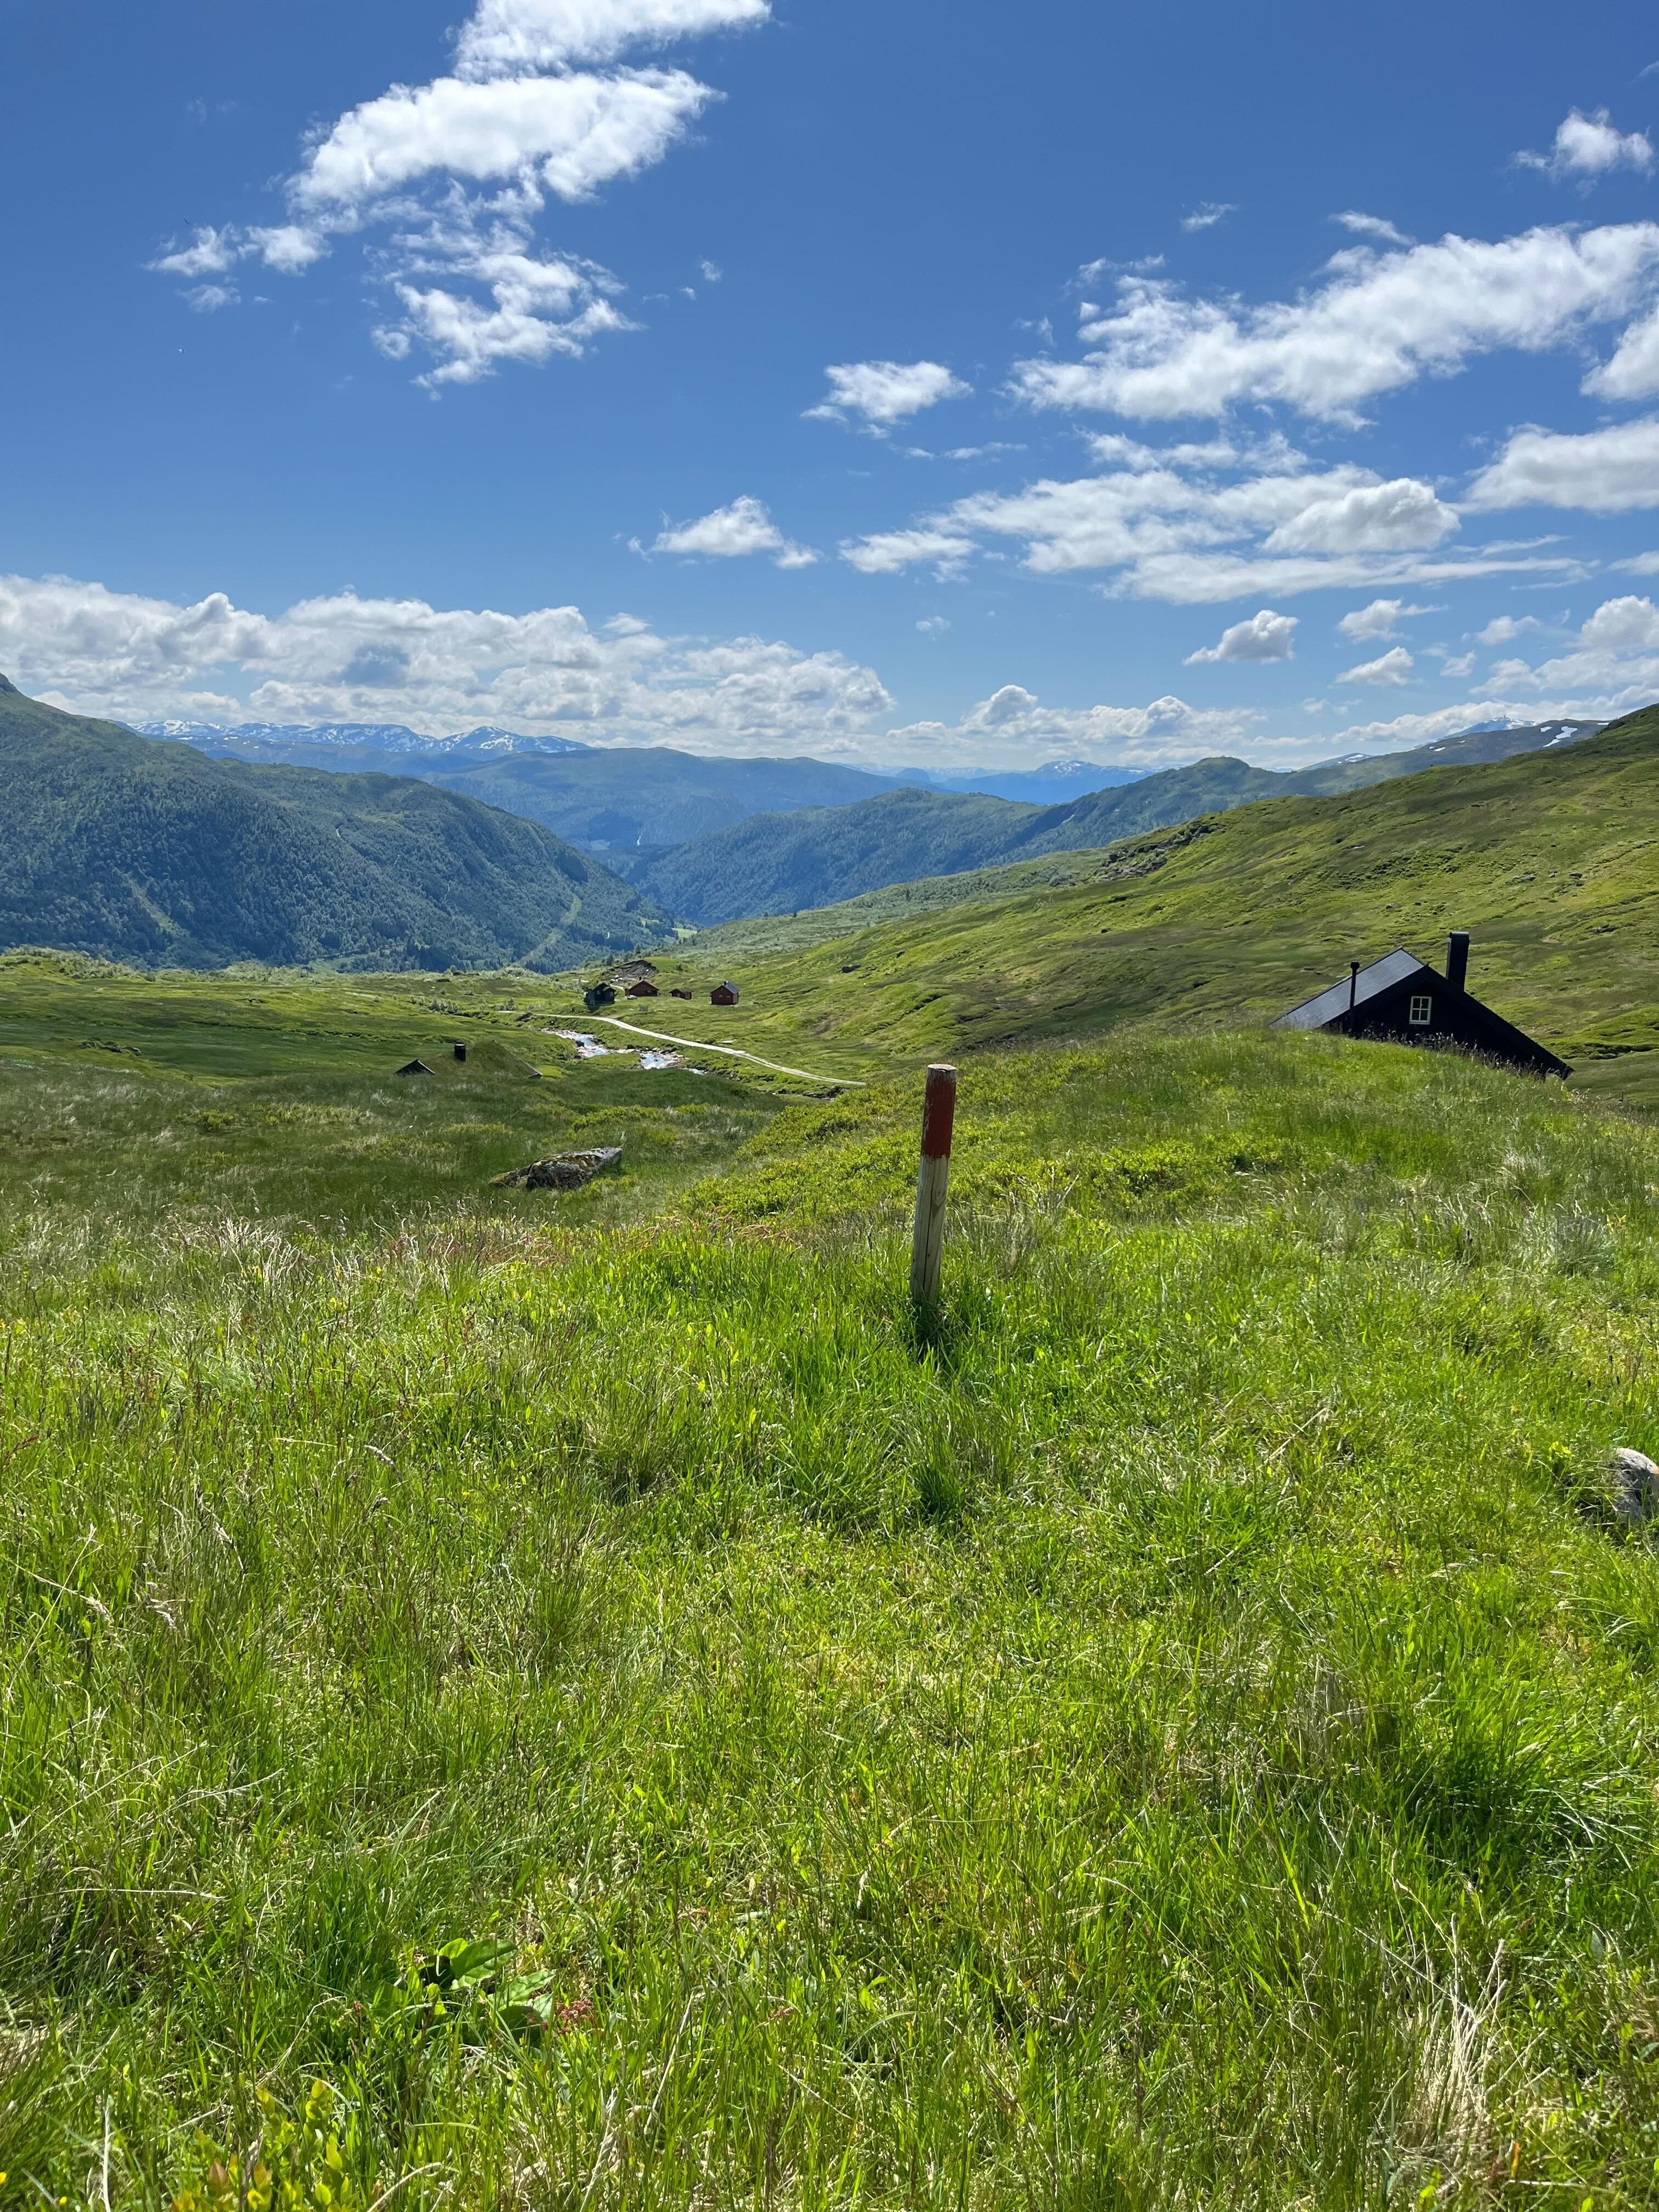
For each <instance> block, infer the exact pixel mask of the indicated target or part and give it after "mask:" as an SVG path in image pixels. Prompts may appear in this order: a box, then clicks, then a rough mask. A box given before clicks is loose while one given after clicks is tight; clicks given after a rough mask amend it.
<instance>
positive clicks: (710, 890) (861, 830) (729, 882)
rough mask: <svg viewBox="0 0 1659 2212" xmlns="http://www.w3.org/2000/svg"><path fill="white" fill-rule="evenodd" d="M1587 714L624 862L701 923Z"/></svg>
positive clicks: (869, 814)
mask: <svg viewBox="0 0 1659 2212" xmlns="http://www.w3.org/2000/svg"><path fill="white" fill-rule="evenodd" d="M1600 728H1601V724H1600V723H1598V722H1544V723H1538V724H1534V725H1533V726H1529V727H1528V728H1525V729H1507V730H1488V731H1468V732H1464V733H1463V734H1462V735H1461V736H1458V737H1455V738H1439V739H1437V741H1436V742H1435V743H1434V744H1429V745H1422V746H1419V747H1417V748H1416V749H1414V750H1412V751H1410V752H1403V753H1381V754H1376V755H1373V756H1372V757H1370V758H1369V759H1352V760H1344V761H1329V762H1326V763H1322V765H1320V766H1319V767H1316V768H1310V769H1297V770H1292V771H1289V772H1285V771H1279V770H1275V769H1262V768H1252V767H1251V766H1250V764H1249V762H1248V761H1242V760H1233V759H1231V758H1230V757H1226V756H1225V755H1222V756H1219V757H1216V758H1214V759H1211V760H1203V761H1197V762H1194V763H1193V764H1192V765H1191V766H1190V767H1188V768H1180V769H1164V770H1163V771H1162V772H1161V773H1159V774H1158V775H1147V776H1143V777H1140V778H1139V779H1138V780H1137V781H1135V782H1133V783H1128V784H1121V785H1119V786H1117V787H1115V788H1113V789H1109V790H1101V791H1096V792H1092V793H1089V794H1088V795H1087V796H1085V797H1084V798H1081V799H1073V800H1071V801H1070V802H1069V803H1067V804H1066V805H1060V806H1047V807H1037V806H1026V805H1019V804H1018V802H1017V801H1012V800H1009V799H997V798H993V797H988V796H987V797H969V796H967V795H964V794H960V793H946V792H934V791H904V792H895V793H888V794H885V795H884V796H882V797H879V798H875V799H864V800H861V801H860V802H859V803H858V804H857V805H853V806H848V807H833V808H815V809H811V810H807V811H799V812H796V813H793V814H790V815H779V814H771V815H757V816H755V817H752V818H751V819H750V820H749V821H747V822H744V823H740V824H738V826H737V827H736V828H735V829H723V830H718V831H715V832H714V833H712V834H711V835H708V836H702V837H696V838H693V839H691V840H690V842H688V843H686V844H684V845H683V846H681V847H680V848H678V850H677V851H675V852H672V853H670V854H665V856H664V857H662V858H661V859H659V860H654V861H653V862H651V863H650V864H649V865H648V866H643V867H638V868H635V869H634V870H632V871H631V874H632V878H633V880H634V881H635V883H637V884H639V885H640V886H641V889H642V890H647V891H648V892H649V893H650V895H651V896H652V897H653V898H654V899H656V900H657V901H658V902H659V903H660V904H662V905H663V906H665V907H666V908H668V909H669V910H670V911H671V913H674V914H676V915H680V916H682V917H683V918H684V919H685V920H686V921H693V922H696V923H698V924H700V925H702V926H709V925H713V924H714V923H718V922H722V921H738V920H739V919H741V918H742V917H744V916H745V915H767V914H794V913H799V911H801V910H802V909H803V908H809V907H817V906H827V905H830V904H832V903H834V902H836V901H838V900H842V899H848V898H856V897H858V896H860V895H861V894H862V893H864V892H866V891H873V890H881V889H883V888H884V886H885V885H887V884H898V883H906V882H908V881H910V880H912V879H913V878H916V877H920V876H942V875H953V874H957V873H958V872H961V871H963V870H964V869H969V868H984V867H994V866H1001V865H1004V864H1006V863H1008V862H1012V861H1014V860H1028V859H1031V858H1034V857H1036V855H1038V854H1045V853H1062V852H1072V851H1077V850H1081V849H1086V848H1090V847H1093V846H1099V845H1110V844H1114V843H1115V842H1117V840H1118V839H1119V838H1122V837H1134V836H1144V835H1146V833H1147V832H1149V831H1152V830H1155V829H1170V828H1172V827H1173V826H1174V825H1175V824H1176V823H1180V822H1189V821H1192V820H1193V819H1194V817H1197V816H1199V815H1202V814H1216V813H1223V812H1226V811H1230V810H1231V809H1232V808H1233V807H1237V806H1245V805H1249V804H1250V803H1251V802H1252V801H1253V800H1255V799H1283V798H1289V797H1294V796H1298V795H1300V796H1329V795H1332V794H1334V793H1340V792H1346V791H1354V790H1358V789H1361V788H1363V787H1365V786H1367V785H1370V784H1376V783H1385V782H1390V781H1394V780H1395V779H1396V778H1397V777H1400V776H1406V775H1419V774H1421V773H1422V772H1423V771H1424V770H1425V769H1434V768H1444V767H1469V766H1474V765H1475V764H1477V763H1482V762H1492V761H1500V760H1506V759H1508V758H1510V757H1511V756H1512V755H1514V754H1516V753H1525V752H1535V751H1541V750H1550V749H1553V748H1559V747H1560V746H1563V745H1569V744H1576V743H1577V742H1578V741H1580V740H1581V739H1583V738H1588V737H1592V736H1594V735H1595V732H1596V731H1597V730H1598V729H1600Z"/></svg>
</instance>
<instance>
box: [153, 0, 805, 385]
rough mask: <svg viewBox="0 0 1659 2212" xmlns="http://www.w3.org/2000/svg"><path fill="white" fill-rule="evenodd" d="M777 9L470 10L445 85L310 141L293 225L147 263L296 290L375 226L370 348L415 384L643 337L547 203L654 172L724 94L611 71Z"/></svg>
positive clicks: (617, 6) (663, 3)
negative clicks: (388, 302)
mask: <svg viewBox="0 0 1659 2212" xmlns="http://www.w3.org/2000/svg"><path fill="white" fill-rule="evenodd" d="M768 16H769V0H478V5H477V9H476V11H475V13H474V15H473V16H472V17H471V21H469V22H467V23H466V24H465V25H464V26H463V27H462V29H461V32H460V33H459V40H458V43H457V49H456V55H457V58H456V68H455V73H454V74H453V75H452V76H441V77H437V78H435V79H434V81H433V82H430V83H428V84H423V85H415V86H410V85H401V84H398V85H392V86H391V87H390V88H388V89H387V90H386V92H384V93H381V94H378V95H377V96H376V97H375V98H374V99H372V100H364V101H362V102H361V103H360V104H359V105H358V106H356V107H354V108H352V109H350V110H349V112H347V113H346V114H344V115H343V116H341V117H339V118H337V121H335V122H334V123H332V124H331V125H327V126H325V127H323V128H321V129H319V130H318V131H316V132H314V133H313V135H312V137H310V139H309V140H308V142H307V146H306V149H305V152H304V156H303V159H302V160H301V163H300V166H299V167H298V168H297V170H296V171H295V173H294V174H293V175H292V176H291V177H290V178H289V179H288V181H287V185H286V186H285V191H286V196H287V199H288V203H289V219H288V220H287V221H286V222H281V223H275V224H266V225H240V226H239V225H234V224H229V225H224V226H217V227H216V226H212V225H208V226H204V227H203V228H200V229H198V230H197V232H196V234H195V235H194V237H193V239H192V240H191V241H190V242H189V243H188V244H186V245H184V246H173V247H172V248H171V249H169V250H168V251H167V252H164V253H162V254H161V255H160V256H159V257H158V258H157V259H156V260H155V262H154V263H153V264H151V265H152V267H154V268H155V269H156V270H159V271H161V273H163V274H165V275H168V276H179V277H183V278H185V279H187V280H188V279H192V278H201V277H220V278H222V277H223V276H226V275H227V274H228V271H229V270H231V269H233V268H234V266H235V265H236V264H238V263H240V262H242V261H246V260H259V261H262V262H263V263H264V264H265V266H266V267H268V268H270V269H272V270H276V271H277V272H278V273H279V274H282V275H287V276H297V275H299V274H301V272H302V271H303V270H306V269H307V268H309V267H310V266H311V265H312V264H313V263H314V262H316V261H317V260H319V259H320V258H322V257H323V256H324V255H325V253H327V252H329V251H330V250H331V246H332V244H333V243H334V242H335V241H337V240H340V239H342V238H345V237H349V236H353V235H356V234H362V233H365V232H368V231H369V230H370V229H372V228H380V229H383V230H385V231H386V240H385V242H384V243H382V244H380V246H377V247H375V248H374V250H373V252H371V255H370V257H369V267H370V270H371V272H372V274H373V275H374V277H375V278H376V279H377V280H378V281H379V282H380V283H383V284H385V285H386V287H387V288H388V290H389V292H390V295H391V297H392V300H393V301H395V302H396V303H397V307H398V313H396V314H395V315H394V316H392V317H391V318H389V319H386V320H385V321H383V322H382V323H381V324H380V326H379V327H378V328H377V329H376V331H375V332H374V338H375V343H376V344H377V345H378V346H379V347H380V350H381V352H382V353H384V354H385V355H386V356H388V358H390V359H392V360H398V361H401V360H405V359H407V358H408V357H409V356H410V354H411V353H412V352H413V351H414V350H415V349H416V348H417V347H419V348H420V349H422V351H423V352H425V353H426V354H428V355H429V356H431V359H432V362H433V366H432V367H431V368H428V370H427V371H426V373H425V374H424V375H423V376H422V378H421V379H420V381H422V382H424V383H427V384H428V385H430V386H441V385H444V384H453V383H463V384H465V383H473V382H476V381H477V380H478V379H479V378H481V377H483V376H487V375H489V374H492V373H493V372H494V371H495V368H498V367H499V366H501V364H502V363H504V362H546V361H548V360H550V359H551V358H552V357H553V356H555V355H559V354H563V355H578V354H580V353H582V352H584V351H585V350H586V348H587V347H588V345H589V344H591V343H592V341H593V339H594V338H595V337H599V335H601V334H603V333H606V332H611V331H625V330H630V329H632V328H634V327H635V325H633V324H632V323H631V322H630V321H629V319H628V318H627V317H626V316H624V315H623V313H621V312H620V311H619V310H618V309H617V307H615V306H614V304H612V303H613V301H614V300H615V298H616V296H617V295H619V294H620V293H621V291H622V289H623V287H622V285H621V283H620V282H619V281H618V280H617V278H616V277H615V276H611V273H610V272H609V271H608V270H604V269H601V268H599V266H598V265H597V264H593V263H592V262H587V261H584V260H581V259H579V258H575V257H574V256H569V255H561V254H558V253H556V252H550V251H549V250H548V249H547V248H546V247H545V246H543V245H542V244H541V243H540V241H539V240H538V234H537V233H538V222H539V220H540V218H541V217H542V216H543V215H544V211H545V209H546V204H547V201H548V198H549V197H550V196H551V197H555V198H557V199H561V200H563V201H565V202H567V203H575V202H580V201H582V200H586V199H590V198H592V196H593V195H594V194H595V192H597V191H599V188H600V187H601V186H602V185H607V184H611V183H615V182H616V181H617V180H618V179H623V178H627V177H632V176H636V175H638V174H639V173H640V172H641V170H644V169H647V168H649V167H653V166H654V165H655V164H656V163H658V162H659V161H662V160H663V159H664V158H665V156H666V155H667V154H668V153H669V152H670V151H671V149H672V148H673V147H674V146H675V145H677V144H678V143H680V142H681V141H682V140H683V139H684V137H685V136H686V134H687V132H688V131H690V127H691V125H693V124H694V123H695V122H696V118H698V117H699V116H700V115H701V114H702V112H704V111H705V109H706V108H707V107H708V105H709V104H710V103H711V102H712V101H713V100H715V99H716V98H717V97H718V95H717V94H715V93H714V91H712V90H711V88H709V87H708V86H707V85H705V84H702V83H700V82H698V80H697V79H696V77H694V76H690V75H689V74H688V73H687V72H686V71H685V70H678V69H660V68H645V69H640V68H622V67H618V66H616V65H615V64H616V62H617V57H618V56H619V55H620V54H621V53H623V52H624V51H625V50H626V49H627V48H628V47H629V46H660V45H662V44H664V43H665V42H666V41H668V40H673V39H678V38H684V37H689V36H692V35H695V34H697V33H703V32H707V31H711V30H717V29H738V28H743V27H747V26H750V25H752V24H757V23H760V22H763V21H766V20H767V19H768ZM578 62H589V63H603V64H612V66H610V67H608V68H604V69H598V70H595V69H592V68H590V69H587V70H581V69H577V68H574V66H573V64H575V63H578ZM550 72H551V73H550ZM711 265H712V264H711ZM708 281H709V282H711V283H712V282H714V281H716V279H715V278H714V277H710V278H709V279H708ZM219 289H221V290H222V289H223V288H222V287H221V288H219ZM227 303H228V295H227V297H226V298H215V299H212V300H207V299H204V298H202V297H199V296H198V298H197V304H198V305H223V304H227Z"/></svg>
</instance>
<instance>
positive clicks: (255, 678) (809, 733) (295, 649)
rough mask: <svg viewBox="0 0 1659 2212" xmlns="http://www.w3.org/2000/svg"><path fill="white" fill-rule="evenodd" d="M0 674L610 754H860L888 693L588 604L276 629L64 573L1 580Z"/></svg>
mask: <svg viewBox="0 0 1659 2212" xmlns="http://www.w3.org/2000/svg"><path fill="white" fill-rule="evenodd" d="M0 668H4V669H5V670H6V671H7V672H8V674H9V675H10V676H11V677H12V678H14V680H15V682H17V683H18V684H20V685H21V687H22V689H23V690H27V691H32V692H33V693H35V694H37V695H41V696H46V697H49V698H51V699H52V700H53V701H54V702H56V703H58V704H59V705H63V706H67V707H71V708H76V709H77V710H79V711H81V712H83V713H89V714H112V715H114V716H116V717H118V719H123V720H127V719H131V720H144V719H149V718H152V717H161V716H175V717H184V718H190V717H191V716H195V717H199V718H201V719H206V720H260V721H270V722H279V723H282V722H289V723H293V722H342V721H371V722H403V723H406V724H407V725H408V726H410V728H412V729H415V730H417V731H421V732H425V733H427V734H429V735H444V734H447V733H450V732H454V731H458V730H465V729H471V728H474V727H476V726H477V725H478V724H479V723H490V724H493V725H495V726H499V727H501V728H507V729H513V730H518V731H522V732H526V734H530V735H537V734H551V733H557V734H562V735H564V736H568V737H574V738H585V739H587V740H588V741H590V742H592V743H594V744H624V743H626V744H675V745H681V746H684V747H686V748H688V749H689V750H691V751H693V752H703V753H732V754H744V753H757V752H761V753H777V752H782V753H829V754H836V753H841V754H843V755H845V754H847V753H848V752H849V751H851V752H853V753H860V751H861V750H867V744H868V741H869V739H870V735H871V732H872V731H873V730H875V729H878V727H879V726H880V723H881V720H882V718H884V717H885V716H887V715H888V714H890V709H891V707H892V701H891V700H890V697H889V696H888V694H887V692H886V690H885V689H884V686H883V685H882V684H881V682H880V679H879V678H878V677H877V675H876V674H875V672H874V671H872V670H871V669H869V668H866V667H861V666H860V665H858V664H857V663H856V662H854V661H851V660H848V659H846V658H845V657H844V656H843V655H842V654H840V653H802V652H799V651H798V650H797V649H795V648H794V647H792V646H789V645H787V644H783V643H780V642H775V641H766V640H763V639H761V638H756V637H739V638H734V639H728V640H714V641H710V640H707V639H697V638H665V637H662V636H659V635H656V634H655V633H654V632H653V631H651V630H650V629H647V627H646V626H645V625H644V624H643V623H640V622H638V621H637V619H635V618H631V617H629V618H624V620H623V622H620V623H612V624H608V625H606V627H605V629H604V630H603V631H598V632H596V631H594V630H593V629H590V628H589V626H588V624H587V623H586V621H585V620H584V618H583V617H582V615H581V613H580V610H578V609H577V608H575V607H570V606H566V607H542V608H538V609H536V610H534V611H532V612H530V613H528V614H523V615H508V614H501V613H498V612H495V611H491V610H489V609H487V608H485V609H465V608H439V607H433V606H430V605H427V604H426V602H425V601H423V600H419V599H359V598H358V597H357V596H356V594H354V593H352V592H341V593H338V594H337V595H335V596H333V597H331V598H325V599H307V600H302V601H301V602H300V604H299V605H295V606H292V607H290V608H289V609H288V610H287V611H286V612H285V613H283V614H280V615H276V616H274V617H268V616H265V615H263V614H258V613H255V612H252V611H248V610H246V609H244V608H240V607H238V606H236V605H234V603H233V602H232V601H231V600H230V599H228V597H227V596H226V595H225V594H224V593H223V592H212V593H210V594H209V595H208V597H207V598H205V599H202V600H200V601H198V602H197V603H196V604H195V605H191V606H179V605H174V604H173V603H172V602H170V601H167V600H161V599H146V598H143V597H140V596H138V595H137V594H133V593H127V592H112V591H109V590H106V588H105V587H104V586H101V585H99V584H91V583H81V582H75V581H71V580H68V579H65V578H62V577H58V578H47V579H44V580H34V579H28V578H23V577H16V576H11V577H5V578H0Z"/></svg>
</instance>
